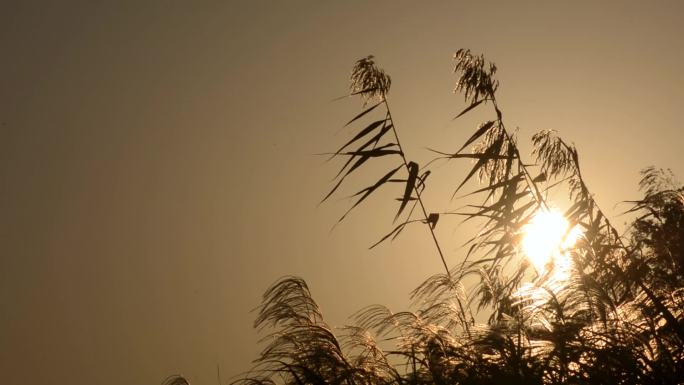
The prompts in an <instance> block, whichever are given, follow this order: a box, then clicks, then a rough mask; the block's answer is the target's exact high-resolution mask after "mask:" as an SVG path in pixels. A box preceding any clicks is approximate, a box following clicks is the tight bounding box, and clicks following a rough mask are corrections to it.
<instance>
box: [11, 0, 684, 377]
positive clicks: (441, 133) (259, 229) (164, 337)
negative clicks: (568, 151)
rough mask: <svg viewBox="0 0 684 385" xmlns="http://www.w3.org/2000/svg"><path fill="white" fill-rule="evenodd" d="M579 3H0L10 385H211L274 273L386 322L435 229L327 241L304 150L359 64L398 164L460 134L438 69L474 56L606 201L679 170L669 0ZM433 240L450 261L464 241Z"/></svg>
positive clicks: (325, 213) (335, 139) (519, 121)
mask: <svg viewBox="0 0 684 385" xmlns="http://www.w3.org/2000/svg"><path fill="white" fill-rule="evenodd" d="M594 3H598V2H594V1H587V2H581V1H573V2H554V1H539V2H524V1H500V2H494V1H480V2H475V1H467V2H466V1H436V2H422V1H421V2H418V1H337V2H333V1H317V0H311V1H254V0H251V1H242V2H237V1H232V2H215V3H203V4H200V2H158V3H156V4H152V3H146V4H142V2H138V1H135V2H130V3H129V4H123V2H109V3H108V4H105V3H104V2H102V4H95V2H92V1H87V2H85V1H84V2H82V3H76V2H68V3H67V2H44V3H43V4H41V3H29V2H24V1H17V2H14V3H13V4H4V5H3V7H2V12H1V13H0V52H1V55H2V60H0V82H1V83H0V134H1V136H0V210H1V212H2V213H3V214H2V219H1V220H0V244H2V254H1V257H0V373H2V374H3V380H4V381H5V382H7V383H12V384H43V385H44V384H65V383H69V384H103V385H107V384H123V383H126V384H157V383H159V382H160V381H161V380H162V379H163V378H164V377H165V376H166V375H168V374H172V373H178V372H180V373H183V374H184V375H186V376H188V377H189V378H190V380H191V381H192V382H193V383H195V384H216V383H217V382H216V366H217V364H218V365H219V366H220V368H221V373H222V377H223V380H224V382H227V380H228V379H229V378H230V377H231V376H233V375H236V374H238V373H239V372H241V371H243V370H246V369H248V368H249V362H250V361H251V360H252V359H254V358H256V355H257V352H258V345H257V340H258V335H257V334H256V332H254V331H253V330H252V327H251V323H252V320H253V318H254V313H249V311H250V310H251V309H252V308H254V307H255V306H257V305H258V304H259V301H260V296H261V293H263V291H264V290H265V289H266V288H267V287H268V285H269V284H271V283H272V282H274V281H275V280H276V279H277V278H278V277H280V276H283V275H287V274H294V275H300V276H303V277H304V278H305V279H306V280H307V281H308V282H309V284H310V287H311V289H312V291H313V293H314V295H315V297H316V299H317V300H318V301H319V303H320V305H321V307H322V308H323V311H324V313H325V315H326V317H328V320H329V322H330V323H331V324H334V325H341V324H342V323H344V322H346V320H347V318H346V317H347V316H349V315H351V314H352V313H353V312H354V311H356V310H358V309H360V308H361V307H363V306H365V305H370V304H373V303H384V304H388V305H390V306H391V307H394V308H395V309H398V310H403V309H404V308H405V307H406V306H407V297H408V293H409V291H410V290H411V289H413V288H414V287H416V286H417V285H418V284H419V283H420V282H421V281H422V280H423V279H425V278H427V277H428V276H429V275H431V274H433V273H437V272H440V268H441V263H440V262H439V259H438V258H437V257H436V256H435V254H434V250H433V249H432V246H431V244H430V243H429V238H428V236H427V234H426V233H425V232H424V231H420V230H421V229H416V230H415V231H407V232H406V233H405V234H404V235H403V237H402V238H400V239H399V240H398V241H396V242H395V243H393V244H389V245H386V246H384V247H381V248H379V249H374V250H372V251H369V250H368V249H367V248H368V246H369V245H370V244H372V243H373V242H374V241H375V240H377V238H378V237H379V236H381V235H383V234H384V232H386V231H388V230H389V229H390V228H391V219H392V217H393V214H394V211H393V210H395V208H396V206H395V204H394V203H389V204H388V203H387V201H389V200H390V199H382V198H379V197H378V199H371V200H369V202H368V203H367V204H365V205H364V206H363V210H362V211H358V212H357V213H356V214H354V215H352V216H351V217H349V220H348V221H345V222H344V223H343V224H341V225H340V226H338V227H337V228H336V229H335V231H333V232H330V231H329V230H330V227H331V226H332V225H333V224H334V222H335V221H336V219H337V218H338V217H339V216H340V215H341V214H342V213H343V212H344V210H345V209H346V208H347V207H348V205H349V201H347V200H333V201H332V202H331V203H329V204H324V205H321V206H320V207H316V204H317V203H318V201H319V200H320V199H321V198H322V196H323V195H324V194H325V192H326V191H327V189H329V188H330V187H331V185H330V180H331V178H332V176H334V173H335V172H336V168H335V166H336V165H335V164H328V163H324V162H323V159H322V158H320V157H317V156H315V155H313V154H315V153H319V152H324V151H329V150H332V149H333V148H334V147H335V146H336V145H338V144H339V143H340V141H341V140H343V138H344V137H346V136H345V135H348V133H347V132H345V131H340V132H338V131H339V129H340V127H341V126H342V125H343V124H344V123H345V122H346V121H347V120H348V119H349V118H350V117H351V116H353V115H354V113H355V112H357V111H358V110H359V108H360V105H359V103H357V102H356V101H352V100H344V101H340V102H334V103H333V102H331V100H332V99H333V98H335V97H337V96H340V95H342V94H344V93H345V92H346V88H347V86H348V83H347V77H348V74H349V71H350V69H351V66H352V65H353V63H354V61H355V60H356V59H358V58H360V57H364V56H366V55H369V54H374V55H375V56H376V58H377V62H378V63H379V64H380V65H381V66H383V67H384V68H385V70H386V71H387V72H389V73H390V75H392V77H393V88H392V91H391V93H390V103H391V105H392V108H393V110H394V111H393V114H394V118H395V119H396V122H397V125H398V128H399V131H400V134H401V135H402V141H403V142H404V143H405V146H406V147H407V148H406V151H407V153H408V155H409V156H410V157H411V158H412V159H416V160H419V161H421V162H424V161H425V160H427V159H429V157H430V154H429V153H428V152H427V151H426V150H425V147H438V148H441V149H445V150H449V149H451V150H456V149H457V148H458V147H459V144H460V143H461V141H462V140H463V139H464V138H465V137H466V136H467V135H468V133H469V132H472V129H473V126H474V124H476V123H477V121H476V120H475V118H477V117H478V116H474V117H473V118H472V119H470V120H469V119H464V120H462V121H455V122H452V121H451V120H450V119H451V118H452V117H453V116H454V115H456V114H457V113H458V112H459V111H460V110H461V109H462V108H463V107H464V105H463V101H462V98H461V97H460V96H456V95H453V94H452V89H453V86H454V81H455V77H454V75H453V74H452V62H451V55H452V54H453V52H454V51H456V50H457V49H458V48H461V47H467V48H471V49H473V50H474V51H476V52H482V53H484V54H486V56H487V57H488V58H489V59H490V60H493V61H495V62H496V63H497V65H498V66H499V68H500V71H499V79H500V81H501V87H500V96H499V98H500V104H501V107H502V109H503V110H504V113H505V120H506V123H507V125H508V126H509V127H511V128H514V127H519V132H518V134H519V137H520V141H521V147H522V148H523V149H526V150H529V145H528V144H527V143H528V142H527V141H528V140H529V138H530V137H531V135H532V134H533V133H534V132H536V131H537V130H538V129H544V128H555V129H557V130H558V131H560V133H561V135H562V136H563V137H564V138H566V139H567V140H569V141H573V142H575V143H576V145H577V147H578V148H579V150H580V160H581V162H582V164H583V166H584V169H585V171H584V174H585V176H586V179H587V181H588V183H589V185H590V187H591V188H592V189H593V191H594V192H595V193H596V197H597V200H598V202H599V203H600V204H602V205H603V207H604V208H605V209H606V211H608V212H611V213H614V214H617V213H618V212H620V210H621V207H620V206H618V207H614V205H615V204H616V203H618V202H619V201H621V200H625V199H632V198H635V197H637V196H638V195H637V190H636V184H637V181H638V179H639V176H638V171H639V170H640V169H641V168H643V167H645V166H648V165H656V166H660V167H670V168H672V169H673V170H674V171H675V172H676V173H677V174H678V175H679V176H680V178H682V179H684V164H683V162H682V161H683V160H684V155H682V153H681V147H682V145H681V143H682V140H683V139H684V135H682V133H681V129H682V126H681V118H680V116H679V113H680V112H681V111H682V106H684V96H683V93H682V89H683V88H684V87H683V86H684V74H683V73H682V63H683V62H684V39H682V36H684V25H683V24H682V23H681V16H682V15H683V14H684V3H682V2H681V1H648V2H647V1H643V2H634V1H632V2H626V1H619V2H618V1H616V2H613V3H612V4H609V2H600V3H601V5H597V4H594ZM482 116H484V115H482ZM336 133H337V134H336ZM467 166H468V165H467V164H466V163H464V164H462V165H460V166H455V167H442V168H440V169H439V170H437V171H439V172H441V173H444V174H445V175H447V177H446V179H445V180H446V181H447V182H449V183H452V185H444V186H435V187H434V189H433V190H432V192H431V194H430V195H429V196H428V204H429V205H430V206H431V207H434V208H448V207H453V206H454V205H458V203H457V202H452V203H449V202H448V196H449V193H450V191H451V189H452V188H453V187H454V186H455V184H457V182H458V179H459V178H462V177H463V176H464V175H465V172H466V169H465V167H467ZM371 176H376V175H375V174H372V173H371ZM355 183H357V184H352V186H353V187H357V188H358V187H362V186H361V185H360V184H358V183H360V180H357V181H356V182H355ZM345 191H346V193H350V192H354V191H352V190H345ZM383 196H384V197H385V198H391V197H393V195H392V194H389V195H387V194H385V195H383ZM450 205H451V206H450ZM614 221H616V222H618V223H621V222H624V220H623V219H621V218H620V217H614ZM439 230H440V235H441V236H443V237H444V238H445V239H447V241H446V242H447V243H448V244H449V245H451V246H449V247H448V248H447V254H448V259H449V262H450V263H454V264H455V263H456V262H457V261H458V260H459V255H460V253H462V251H461V250H457V249H456V246H457V245H458V244H459V241H460V242H462V241H464V240H465V239H466V238H465V237H466V236H467V235H468V234H464V233H463V231H462V229H458V228H454V227H448V226H442V227H440V228H439Z"/></svg>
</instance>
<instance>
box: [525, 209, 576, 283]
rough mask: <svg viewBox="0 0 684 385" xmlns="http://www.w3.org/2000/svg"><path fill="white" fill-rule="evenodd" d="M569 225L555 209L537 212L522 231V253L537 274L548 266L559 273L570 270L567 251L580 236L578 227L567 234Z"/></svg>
mask: <svg viewBox="0 0 684 385" xmlns="http://www.w3.org/2000/svg"><path fill="white" fill-rule="evenodd" d="M569 226H570V225H569V224H568V221H567V219H565V217H564V216H563V214H562V213H561V212H560V211H558V210H556V209H548V210H540V211H539V212H537V213H536V214H535V215H534V217H533V218H532V220H531V221H530V222H529V223H528V224H527V225H525V226H524V227H523V231H524V236H523V240H522V249H523V252H524V253H525V255H527V258H528V259H529V260H530V262H532V264H533V265H534V268H535V269H536V270H537V272H538V273H540V274H541V273H543V272H545V271H547V269H548V267H549V266H554V267H556V268H558V269H559V270H562V269H564V268H567V267H569V265H570V263H571V261H570V257H569V256H568V253H567V251H568V249H570V248H571V247H572V246H574V244H575V242H576V241H577V239H578V238H579V236H580V235H581V234H582V231H581V230H580V229H579V227H578V226H575V227H574V228H572V229H571V230H568V228H569Z"/></svg>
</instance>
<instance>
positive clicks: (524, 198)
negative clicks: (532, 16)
mask: <svg viewBox="0 0 684 385" xmlns="http://www.w3.org/2000/svg"><path fill="white" fill-rule="evenodd" d="M454 60H455V67H454V71H455V73H456V74H457V76H458V81H457V83H456V91H457V92H460V93H462V94H463V96H464V97H465V101H466V103H467V106H466V108H465V109H463V110H462V111H461V112H460V113H459V114H458V115H457V116H456V117H457V118H458V117H460V116H462V115H464V114H467V113H468V112H470V111H472V110H473V109H475V108H478V107H479V108H483V107H484V106H487V105H489V106H491V108H492V109H493V113H494V114H493V116H492V117H491V118H490V119H489V120H486V121H485V122H483V123H481V124H480V125H478V126H477V127H476V128H475V130H474V132H473V134H472V135H471V136H470V137H469V138H468V139H467V140H466V141H465V143H464V144H462V145H461V146H458V147H457V148H458V150H457V151H449V150H433V151H434V152H435V153H436V154H437V159H466V160H470V161H471V162H472V167H471V168H470V170H469V171H468V173H467V174H466V175H465V177H463V179H461V181H460V182H458V183H457V185H456V186H455V187H454V195H455V194H456V193H457V192H458V191H460V190H461V189H462V188H464V187H465V186H466V185H467V183H468V181H470V180H471V179H473V177H475V176H477V179H478V180H479V182H480V184H481V187H479V188H477V189H475V190H474V191H472V192H471V193H470V194H468V195H470V196H471V197H474V198H478V201H481V202H482V203H481V204H470V205H467V206H466V209H465V211H460V212H448V214H456V215H459V216H463V217H464V218H465V220H480V223H481V229H480V231H479V232H478V233H477V234H476V235H475V236H474V237H472V238H471V239H470V240H469V241H468V245H469V247H468V251H467V252H466V253H464V254H463V255H461V256H459V257H460V258H458V261H459V263H457V265H456V266H454V267H452V268H449V267H448V264H447V262H446V258H445V255H444V253H443V252H442V248H441V246H440V243H439V242H438V238H437V236H436V234H435V232H434V229H435V227H436V225H437V223H438V220H439V218H440V213H439V212H431V211H429V210H427V208H426V203H425V202H424V199H423V197H422V195H421V193H422V192H423V191H424V190H425V189H426V188H427V179H428V176H429V175H430V174H431V170H430V168H429V167H430V165H431V164H432V163H433V162H430V163H428V164H426V165H425V166H423V167H422V168H421V167H420V166H419V164H418V163H417V162H415V161H411V160H409V158H408V156H407V154H406V153H405V151H404V149H403V147H402V145H401V142H400V137H399V134H398V130H397V127H396V124H395V121H394V119H393V118H392V114H391V110H390V107H389V104H388V101H387V93H388V91H389V87H390V84H391V82H390V78H389V76H387V75H386V74H385V72H384V71H383V70H381V69H380V68H379V67H377V66H376V64H375V62H374V61H373V57H372V56H369V57H367V58H364V59H361V60H359V61H357V62H356V65H355V67H354V69H353V71H352V75H351V87H350V96H354V95H357V96H360V97H361V99H362V103H363V105H364V110H363V111H362V112H361V113H359V114H357V115H356V116H355V117H354V118H353V119H352V120H351V121H350V122H349V123H347V125H350V126H355V125H358V124H360V123H361V122H362V121H363V120H368V119H369V118H371V116H372V115H373V114H378V113H379V116H380V119H377V118H375V119H370V123H366V124H360V127H361V128H360V129H358V130H357V131H356V134H354V136H353V137H352V139H351V140H349V141H347V142H346V143H344V144H343V145H342V146H340V147H339V149H338V150H337V151H336V152H334V153H332V154H331V157H332V158H343V159H345V162H344V163H343V165H342V167H341V169H340V171H339V172H338V175H337V177H338V180H337V182H336V183H335V185H334V186H333V188H332V189H331V190H330V192H329V193H328V194H327V195H326V196H325V197H324V199H323V200H326V199H328V198H329V197H330V196H332V195H333V194H335V193H336V192H337V190H338V189H339V187H340V186H341V185H342V184H343V182H344V181H345V180H346V179H345V178H346V177H347V176H348V175H350V174H352V173H354V172H358V171H359V170H360V169H361V168H362V167H361V166H364V165H367V164H370V163H372V162H375V160H376V159H378V158H387V159H394V160H395V161H396V163H394V165H393V166H391V167H389V169H388V170H387V171H385V172H384V174H383V176H381V177H380V178H379V179H378V180H377V182H376V183H374V184H372V185H370V186H368V187H365V188H363V189H361V190H359V191H358V192H357V193H356V194H355V196H356V197H357V199H356V201H355V202H354V203H353V204H352V206H351V208H350V209H349V210H348V211H347V212H346V213H345V214H344V216H342V218H340V219H339V221H342V220H344V219H345V218H346V216H347V215H348V214H349V213H350V212H351V211H352V210H353V209H355V208H357V207H359V205H360V204H361V203H362V202H363V201H365V199H366V198H367V197H369V196H370V195H372V194H376V193H377V191H379V189H380V187H384V186H386V185H387V186H391V185H393V184H399V185H400V186H401V187H400V188H399V189H398V190H397V193H398V195H399V198H398V199H397V200H398V201H399V207H398V209H397V213H396V215H395V217H394V221H397V220H399V221H400V222H399V224H395V226H394V228H393V229H392V230H391V231H390V232H389V233H388V234H386V235H385V236H384V237H382V238H381V239H380V240H379V241H378V242H377V243H376V244H374V245H372V246H371V247H375V246H377V245H379V244H381V243H382V242H384V241H388V240H394V239H396V238H397V237H398V236H399V235H400V234H401V232H402V231H403V230H404V228H406V227H407V226H408V225H412V224H421V223H422V224H424V225H425V228H426V231H428V232H429V233H430V234H431V236H432V240H433V241H434V245H435V249H436V251H437V255H438V257H439V258H440V259H441V262H442V263H443V264H444V268H445V270H444V272H442V273H438V274H435V275H434V276H432V277H430V278H428V279H427V280H426V281H425V282H424V283H423V284H421V285H420V286H419V287H418V288H417V289H415V290H414V292H413V293H412V294H411V298H412V300H413V303H414V305H413V310H411V311H402V312H393V311H391V310H390V309H388V308H386V307H384V306H381V305H372V306H369V307H367V308H364V309H362V310H360V311H359V312H358V313H357V314H356V315H355V316H354V320H355V323H354V324H353V325H351V326H347V327H345V328H344V329H342V330H343V333H341V334H340V335H339V336H338V335H335V334H334V333H333V331H332V329H331V328H330V327H329V326H328V325H327V324H326V323H325V322H324V320H323V315H322V314H321V312H320V310H319V309H318V306H317V305H316V302H315V301H314V300H313V298H312V296H311V293H310V292H309V289H308V287H307V285H306V283H305V282H304V280H302V279H301V278H297V277H285V278H282V279H280V280H279V281H278V282H276V283H275V284H274V285H273V286H271V287H270V288H269V289H268V290H267V291H266V293H265V294H264V297H263V302H262V305H261V307H260V308H259V314H258V316H257V319H256V322H255V327H256V328H257V329H259V330H266V329H268V330H270V331H271V332H270V333H269V334H267V336H266V337H265V338H264V342H265V343H266V346H265V348H264V350H263V351H262V352H261V355H260V356H259V358H258V359H257V360H256V364H255V367H254V368H253V369H252V370H251V371H250V372H248V373H247V374H246V375H245V376H244V377H243V378H240V379H238V380H237V381H235V382H234V384H236V385H272V384H273V385H275V384H287V385H290V384H292V385H304V384H314V385H322V384H345V385H360V384H388V385H389V384H396V385H409V384H411V385H412V384H416V385H417V384H437V385H446V384H635V383H638V384H677V383H682V382H684V187H682V186H681V185H679V184H678V182H677V181H676V180H675V179H674V176H673V175H672V173H671V172H669V171H665V170H661V169H656V168H653V167H650V168H647V169H645V170H644V171H642V176H643V178H642V181H641V184H640V187H641V191H642V192H643V194H644V197H643V198H642V199H640V200H636V201H628V202H627V203H628V204H629V205H630V208H629V209H628V210H627V212H628V213H630V214H632V215H634V218H635V219H633V220H632V221H631V223H630V224H629V226H628V229H627V231H626V232H625V233H624V234H622V235H621V234H619V232H618V230H617V229H616V228H615V227H614V226H613V224H612V223H611V222H610V220H609V218H608V217H607V216H606V215H605V213H604V212H603V211H602V210H601V208H600V207H599V205H598V204H597V202H596V201H595V200H594V197H593V195H592V194H591V192H590V189H589V187H588V185H587V183H586V180H585V179H584V177H583V175H582V173H581V167H580V162H579V156H578V151H577V150H576V149H575V147H574V145H571V144H568V143H567V142H565V141H564V140H563V139H561V138H560V137H559V136H558V135H557V134H556V132H554V131H550V130H546V131H541V132H539V133H537V134H535V135H534V136H533V138H532V143H533V145H534V150H533V153H532V157H533V158H534V165H532V163H531V162H526V161H524V160H523V157H522V156H521V153H520V151H519V148H518V145H517V139H516V137H515V135H513V134H511V133H510V132H509V131H508V130H507V129H506V126H505V124H504V119H503V113H502V111H501V109H500V108H499V105H498V102H497V98H496V91H497V89H498V87H499V82H498V81H497V80H496V79H495V74H496V66H495V65H494V64H492V63H488V62H487V61H486V60H485V59H484V57H483V56H481V55H480V56H477V55H473V54H472V53H471V52H470V51H469V50H459V51H458V52H457V53H456V54H455V55H454ZM369 103H372V105H371V106H370V107H367V104H369ZM558 189H565V190H567V191H568V193H569V194H568V195H569V199H570V202H569V208H568V209H567V210H565V212H564V213H563V215H564V217H565V218H566V219H567V221H568V222H569V226H568V228H569V229H575V228H576V229H579V230H578V231H579V233H580V234H581V235H580V236H579V237H578V239H577V241H576V242H575V243H574V244H573V245H572V246H570V247H568V248H567V249H565V250H563V253H565V255H567V260H568V261H570V263H569V264H568V266H560V265H556V264H555V263H556V262H553V261H550V262H548V263H547V265H545V266H544V267H543V268H541V269H539V268H536V267H533V266H532V265H531V264H530V263H529V262H528V259H527V258H525V255H524V252H523V251H522V250H521V246H520V244H521V240H522V237H523V235H524V230H525V228H526V226H528V225H530V223H531V222H532V221H533V220H534V218H535V215H537V214H538V213H540V212H547V211H549V210H551V209H552V205H551V203H550V202H548V201H547V196H549V193H550V192H552V191H556V190H558ZM452 198H453V196H452ZM444 214H445V213H442V215H444ZM339 221H338V222H339ZM568 231H570V230H568ZM560 273H563V274H560ZM466 277H475V278H476V280H475V282H476V283H474V284H467V283H466V280H465V278H466ZM485 310H486V311H488V312H489V313H490V317H489V318H488V320H487V322H485V323H478V322H476V321H475V313H477V312H478V311H485ZM170 381H171V382H169V381H167V383H169V384H171V383H173V384H176V383H177V384H181V383H184V382H182V381H184V380H183V379H182V378H180V377H170Z"/></svg>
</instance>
